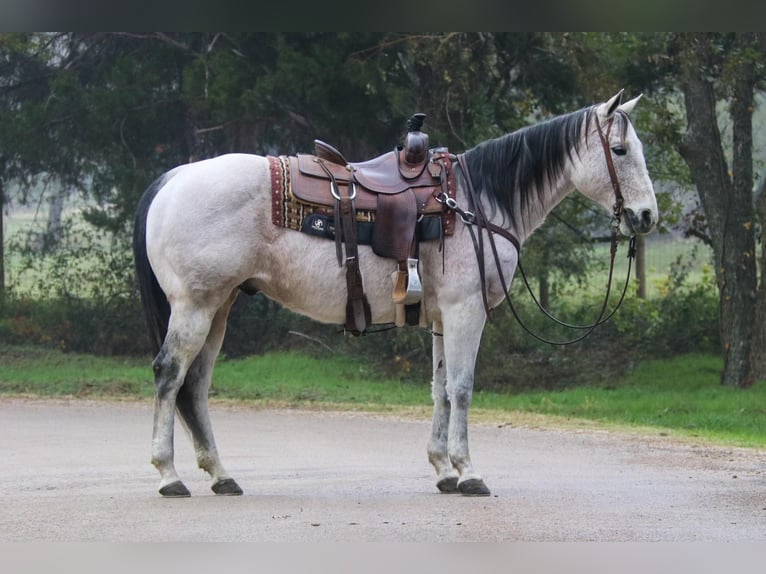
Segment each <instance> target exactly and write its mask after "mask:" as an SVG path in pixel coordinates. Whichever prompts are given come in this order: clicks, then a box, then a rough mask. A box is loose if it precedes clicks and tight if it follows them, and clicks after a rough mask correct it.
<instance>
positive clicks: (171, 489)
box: [160, 480, 191, 498]
mask: <svg viewBox="0 0 766 574" xmlns="http://www.w3.org/2000/svg"><path fill="white" fill-rule="evenodd" d="M160 494H161V495H162V496H164V497H165V498H187V497H189V496H191V492H189V489H188V488H186V486H184V483H183V482H181V481H180V480H176V481H175V482H171V483H170V484H166V485H165V486H163V487H162V488H160Z"/></svg>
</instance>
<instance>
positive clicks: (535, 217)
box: [495, 170, 574, 243]
mask: <svg viewBox="0 0 766 574" xmlns="http://www.w3.org/2000/svg"><path fill="white" fill-rule="evenodd" d="M568 174H569V170H565V173H564V174H563V175H562V176H561V177H559V178H557V180H556V181H551V182H548V184H547V186H546V189H545V191H544V192H543V193H537V192H536V191H535V190H531V191H527V192H525V193H528V194H530V196H529V197H528V199H527V201H525V202H524V207H522V202H521V194H517V196H516V197H515V198H514V202H513V213H512V215H511V220H510V221H507V220H506V221H505V222H500V221H496V222H495V223H496V224H498V225H503V226H504V227H506V228H508V230H509V231H511V232H512V233H515V235H516V237H517V238H518V239H519V241H521V242H522V243H524V241H526V239H527V238H528V237H529V236H530V235H532V232H533V231H534V230H535V229H537V228H538V227H540V226H541V225H542V224H543V222H544V221H545V219H546V217H548V214H550V212H551V211H553V209H554V208H555V207H556V206H557V205H558V204H559V203H561V201H562V200H563V199H564V198H565V197H566V196H567V195H569V194H570V193H571V192H572V191H574V185H573V184H572V182H571V180H570V178H569V175H568ZM496 218H497V219H499V218H500V216H499V215H496Z"/></svg>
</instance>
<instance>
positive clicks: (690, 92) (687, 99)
mask: <svg viewBox="0 0 766 574" xmlns="http://www.w3.org/2000/svg"><path fill="white" fill-rule="evenodd" d="M757 36H758V35H757V34H750V33H745V34H733V35H716V34H681V35H680V36H679V50H680V56H681V61H682V66H681V87H682V90H683V94H684V103H685V108H686V119H687V128H686V132H685V133H684V135H683V138H682V140H681V142H680V145H679V151H680V152H681V155H682V156H683V158H684V160H685V161H686V162H687V164H688V165H689V169H690V172H691V174H692V178H693V179H694V182H695V185H696V187H697V191H698V193H699V195H700V201H701V204H702V208H703V209H704V211H705V216H706V221H707V226H708V230H709V234H710V241H711V245H712V247H713V257H714V268H715V271H716V280H717V283H718V288H719V291H720V301H721V306H720V313H721V339H722V343H723V356H724V369H723V373H722V375H721V380H722V382H723V384H726V385H731V386H742V387H746V386H749V385H751V384H752V383H753V380H754V373H753V370H752V363H751V359H752V357H751V353H752V336H753V328H754V317H755V300H756V297H755V294H756V286H757V276H756V255H755V237H754V231H755V214H754V212H753V147H752V130H753V126H752V113H753V107H754V90H755V88H756V86H757V83H758V82H759V81H760V80H762V79H763V77H762V72H758V67H759V66H761V67H762V57H763V52H760V50H759V43H758V37H757ZM719 94H720V95H723V96H725V97H727V98H728V100H729V102H730V104H729V110H728V111H729V117H730V118H731V122H732V163H731V169H730V168H729V165H728V161H727V158H726V156H725V153H724V146H723V143H722V138H721V130H720V128H719V125H718V116H717V113H716V103H717V101H718V98H719Z"/></svg>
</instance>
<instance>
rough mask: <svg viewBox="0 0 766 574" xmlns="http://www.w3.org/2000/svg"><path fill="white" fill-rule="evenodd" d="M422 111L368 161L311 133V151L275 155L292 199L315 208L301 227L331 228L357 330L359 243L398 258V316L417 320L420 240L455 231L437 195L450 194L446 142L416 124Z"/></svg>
mask: <svg viewBox="0 0 766 574" xmlns="http://www.w3.org/2000/svg"><path fill="white" fill-rule="evenodd" d="M424 119H425V114H415V115H413V116H412V118H410V120H409V121H408V124H407V127H408V131H407V134H406V136H405V138H404V141H403V144H402V145H399V146H397V148H396V149H394V150H393V151H390V152H388V153H385V154H383V155H381V156H378V157H375V158H373V159H370V160H367V161H363V162H349V161H347V160H346V159H345V157H344V156H343V154H342V153H341V152H339V151H338V150H337V149H336V148H334V147H333V146H331V145H330V144H327V143H325V142H323V141H321V140H315V141H314V144H315V151H314V155H308V154H298V155H297V156H294V157H293V156H290V157H285V156H282V157H281V158H279V159H280V160H281V161H283V162H284V168H283V171H285V172H289V173H285V177H287V178H289V182H290V186H291V192H292V195H293V196H294V197H295V199H296V200H298V201H299V202H303V203H305V204H308V205H311V206H317V207H318V208H319V209H317V210H316V211H314V212H313V213H311V214H310V215H308V216H307V217H306V218H305V220H303V221H302V223H301V230H302V231H306V232H310V233H313V234H315V235H316V234H324V236H334V239H335V244H336V253H337V258H338V264H339V265H341V266H345V267H346V285H347V291H348V295H347V302H346V324H345V328H346V329H347V330H349V331H351V332H353V333H356V334H360V333H363V332H364V331H365V329H366V328H367V326H368V325H369V324H370V322H371V313H370V305H369V302H368V301H367V297H366V295H365V293H364V285H363V281H362V275H361V271H360V268H359V256H358V249H357V246H358V244H359V243H360V242H362V243H369V244H370V245H371V246H372V250H373V252H374V253H376V254H377V255H379V256H381V257H386V258H390V259H394V260H395V261H396V262H397V269H396V270H395V271H394V274H393V283H394V286H393V295H392V298H393V302H394V304H395V305H396V309H397V319H396V324H397V325H402V324H404V323H405V322H406V323H408V324H417V323H418V317H419V313H420V302H421V300H422V295H423V287H422V283H421V280H420V275H419V272H418V243H419V241H421V240H424V239H426V238H437V237H438V238H440V239H442V238H443V237H444V236H445V235H451V234H452V232H453V231H454V225H455V219H454V212H453V211H452V210H447V209H446V208H445V207H444V205H443V203H442V202H440V201H438V200H437V198H442V199H443V198H444V197H452V198H454V196H455V183H454V174H453V173H452V169H451V168H452V160H451V156H450V154H449V152H448V150H447V149H446V148H437V149H429V147H428V134H425V133H423V132H422V131H420V128H421V126H422V124H423V120H424ZM272 171H273V168H272ZM360 214H364V215H361V216H360ZM360 219H361V220H362V221H359V220H360ZM365 220H367V221H365ZM367 222H369V224H367V225H365V223H367ZM373 222H374V223H373ZM360 236H362V237H361V238H360ZM360 239H361V241H360ZM344 250H345V254H344Z"/></svg>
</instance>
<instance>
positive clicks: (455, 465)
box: [134, 92, 658, 496]
mask: <svg viewBox="0 0 766 574" xmlns="http://www.w3.org/2000/svg"><path fill="white" fill-rule="evenodd" d="M639 97H640V96H639ZM638 99H639V98H635V99H633V100H631V101H628V102H626V103H621V92H620V93H619V94H617V95H615V96H614V97H612V98H611V99H609V100H608V101H606V102H604V103H601V104H597V105H594V106H590V107H587V108H584V109H582V110H579V111H576V112H572V113H569V114H566V115H562V116H559V117H556V118H553V119H551V120H548V121H546V122H543V123H540V124H537V125H533V126H530V127H527V128H524V129H522V130H519V131H517V132H514V133H511V134H507V135H505V136H503V137H500V138H497V139H493V140H489V141H485V142H483V143H481V144H479V145H478V146H476V147H474V148H473V149H470V150H469V151H467V152H465V154H464V160H465V163H464V165H466V166H467V169H468V172H469V175H470V179H471V180H472V181H473V187H474V188H475V189H476V194H477V197H478V198H479V199H478V201H479V203H480V204H481V205H480V206H478V207H480V208H483V210H484V212H485V213H487V214H488V215H487V217H488V219H489V220H490V223H492V224H494V225H497V226H501V227H503V228H504V229H506V230H508V231H510V232H511V233H512V234H513V235H515V236H516V238H517V239H518V241H519V243H520V244H523V242H524V240H525V239H526V238H527V237H528V236H529V235H530V234H531V233H532V232H533V231H534V229H535V228H537V227H538V226H539V225H540V224H541V223H542V222H543V220H544V219H545V217H546V215H547V214H548V213H549V212H550V211H551V210H552V209H553V208H554V207H555V206H556V205H557V204H558V203H559V202H560V201H561V200H562V199H563V198H564V197H565V196H566V195H567V194H569V193H570V192H572V191H573V190H575V189H576V190H578V191H579V192H580V193H582V194H583V195H585V196H586V197H588V198H589V199H591V200H593V201H594V202H596V203H598V204H600V205H602V206H603V207H604V208H605V209H607V211H609V212H612V211H613V209H614V204H615V194H617V195H620V191H619V190H621V195H622V201H621V202H620V203H621V204H622V205H623V210H622V213H621V217H620V218H619V219H620V222H619V228H620V231H621V232H622V233H623V234H625V235H634V234H637V233H638V234H643V233H648V232H649V231H651V229H652V228H653V227H654V226H655V224H656V222H657V219H658V210H657V201H656V198H655V195H654V189H653V187H652V182H651V180H650V178H649V174H648V172H647V169H646V164H645V160H644V155H643V147H642V144H641V142H640V140H639V138H638V136H637V134H636V132H635V129H634V127H633V125H632V123H631V121H630V119H629V117H628V114H629V113H630V111H631V110H632V109H633V107H634V106H635V104H636V102H637V100H638ZM453 169H456V170H457V176H458V178H457V182H458V185H457V195H456V203H457V205H458V206H462V207H463V208H465V209H466V210H468V209H469V208H471V207H472V204H471V203H470V201H469V197H468V195H467V194H468V192H467V180H466V177H465V174H464V173H463V170H462V169H461V168H460V167H459V166H458V165H457V164H455V165H454V166H453ZM610 171H611V172H612V175H611V176H610ZM617 182H618V183H617ZM615 183H617V185H616V186H615ZM472 231H473V230H472ZM479 233H483V234H484V237H485V238H487V234H488V233H489V232H488V231H487V230H486V228H485V229H483V230H480V231H479ZM438 243H439V242H427V243H422V244H421V246H420V272H421V278H422V284H423V302H422V303H423V311H422V312H423V313H424V314H425V317H426V320H427V321H428V323H429V324H431V325H432V326H433V332H434V337H433V382H432V396H433V403H434V410H433V426H432V431H431V436H430V440H429V441H428V447H427V452H428V460H429V461H430V463H431V464H432V465H433V467H434V468H435V470H436V485H437V487H438V488H439V490H440V491H442V492H461V493H463V494H466V495H488V494H489V490H488V488H487V487H486V486H485V484H484V482H483V480H482V478H481V476H480V474H479V473H478V472H477V471H476V470H475V469H474V467H473V465H472V463H471V457H470V454H469V449H468V409H469V406H470V404H471V395H472V391H473V376H474V365H475V361H476V355H477V352H478V350H479V342H480V339H481V334H482V330H483V328H484V324H485V321H486V312H485V304H484V299H485V298H486V300H487V302H488V304H489V306H490V307H492V306H496V305H498V304H499V303H501V302H502V301H503V298H504V297H505V296H506V293H505V292H504V289H503V287H502V284H503V283H506V284H510V281H511V279H512V277H513V274H514V272H515V270H516V265H517V261H518V256H519V254H518V252H517V250H516V247H514V245H513V244H512V243H510V242H508V241H505V240H499V241H497V256H498V259H499V261H500V263H501V267H502V274H503V278H502V281H501V277H500V272H498V271H497V267H496V265H495V260H494V256H493V255H492V254H491V252H485V253H484V258H485V260H486V261H485V269H486V285H485V287H484V288H483V287H482V283H481V280H480V276H479V265H478V264H477V255H476V253H475V251H474V245H473V241H472V239H471V234H470V233H469V223H467V222H465V221H463V220H462V219H461V218H458V219H457V224H456V229H455V231H454V234H453V235H452V236H449V237H447V238H446V239H445V241H444V245H443V253H442V252H441V251H440V248H439V245H438ZM134 251H135V258H136V268H137V273H138V278H139V283H140V286H141V295H142V300H143V304H144V310H145V312H146V315H147V320H148V323H149V327H150V331H151V335H152V337H153V340H154V342H155V344H156V349H157V356H156V358H155V359H154V362H153V368H154V374H155V385H156V400H155V413H154V430H153V437H152V463H153V464H154V466H155V467H156V468H157V470H158V471H159V473H160V476H161V480H160V488H159V491H160V493H161V494H162V495H164V496H189V494H190V493H189V490H188V489H187V488H186V486H185V485H184V484H183V482H182V481H181V480H180V478H179V476H178V474H177V473H176V469H175V465H174V462H173V458H174V457H173V428H174V416H175V410H176V409H178V412H179V414H180V415H181V417H182V419H183V422H184V423H185V425H186V427H187V428H188V430H189V431H190V434H191V437H192V439H193V442H194V448H195V452H196V458H197V463H198V464H199V466H200V468H202V469H203V470H205V471H207V472H208V473H209V474H210V476H211V478H212V490H213V491H214V492H215V493H217V494H229V495H234V494H241V493H242V490H241V489H240V487H239V486H238V485H237V483H236V482H235V481H234V479H233V478H231V476H230V475H229V473H228V472H227V471H226V469H225V468H224V466H223V464H222V463H221V459H220V457H219V454H218V450H217V448H216V444H215V439H214V437H213V429H212V426H211V422H210V417H209V414H208V390H209V388H210V383H211V377H212V371H213V366H214V364H215V361H216V356H217V355H218V352H219V350H220V348H221V343H222V340H223V337H224V331H225V328H226V320H227V316H228V313H229V309H230V308H231V305H232V303H233V302H234V300H235V299H236V297H237V295H238V293H239V291H240V290H245V291H247V292H254V291H259V292H261V293H263V294H264V295H265V296H267V297H269V298H271V299H273V300H275V301H278V302H279V303H281V304H282V305H283V306H285V307H287V308H289V309H292V310H293V311H296V312H298V313H301V314H303V315H306V316H308V317H311V318H313V319H315V320H317V321H322V322H325V323H334V324H343V323H344V320H345V307H346V296H345V293H346V281H345V270H344V269H342V268H340V267H339V266H338V265H337V264H336V263H335V261H336V252H335V244H334V242H332V241H327V240H324V239H321V238H316V237H311V236H309V235H306V234H304V233H300V232H297V231H292V230H287V229H283V228H281V227H277V226H275V225H274V224H272V220H271V181H270V173H269V163H268V161H267V159H266V158H264V157H261V156H257V155H245V154H229V155H223V156H220V157H217V158H214V159H209V160H204V161H200V162H197V163H191V164H188V165H183V166H179V167H177V168H175V169H173V170H171V171H169V172H167V173H166V174H164V175H163V176H161V177H160V178H159V179H157V180H156V181H155V182H154V183H153V184H152V185H151V186H150V187H149V188H148V189H147V190H146V192H145V193H144V195H143V197H142V199H141V201H140V203H139V206H138V210H137V216H136V226H135V235H134ZM359 263H360V267H361V271H362V274H363V277H364V287H365V292H366V295H367V298H368V300H369V303H370V307H371V314H372V323H377V324H383V323H392V322H394V316H395V307H394V304H393V302H392V298H391V291H392V282H391V273H392V271H393V270H394V269H395V267H396V263H395V262H394V261H392V260H389V259H383V258H381V257H378V256H377V255H375V253H373V252H372V250H371V248H370V247H368V246H360V247H359Z"/></svg>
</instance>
